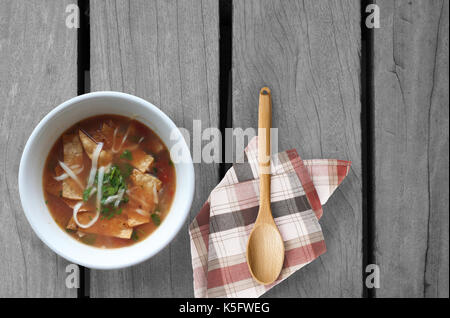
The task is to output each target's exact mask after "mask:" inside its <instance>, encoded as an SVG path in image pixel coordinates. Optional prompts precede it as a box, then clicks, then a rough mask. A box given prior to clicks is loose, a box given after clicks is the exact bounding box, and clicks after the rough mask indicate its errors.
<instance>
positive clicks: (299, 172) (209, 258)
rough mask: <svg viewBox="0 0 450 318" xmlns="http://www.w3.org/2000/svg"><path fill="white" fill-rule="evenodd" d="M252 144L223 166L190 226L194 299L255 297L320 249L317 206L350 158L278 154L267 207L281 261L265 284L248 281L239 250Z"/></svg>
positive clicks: (251, 185) (254, 169)
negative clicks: (279, 243) (281, 247)
mask: <svg viewBox="0 0 450 318" xmlns="http://www.w3.org/2000/svg"><path fill="white" fill-rule="evenodd" d="M257 144H258V143H257V138H254V139H252V141H251V142H250V144H249V145H248V146H247V148H246V151H245V153H246V159H247V160H246V162H245V163H239V164H234V165H233V167H232V168H231V169H230V170H228V172H227V173H226V175H225V177H224V178H223V179H222V181H221V182H220V183H219V184H218V185H217V186H216V187H215V188H214V190H213V191H212V192H211V195H210V197H209V198H208V201H207V202H205V204H204V205H203V207H202V209H201V210H200V212H199V213H198V215H197V216H196V218H195V219H194V220H193V222H192V223H191V225H190V228H189V234H190V238H191V256H192V267H193V272H194V293H195V297H259V296H261V295H262V294H264V293H265V292H266V291H267V290H269V289H270V288H271V287H273V286H274V285H276V284H278V283H279V282H281V281H282V280H284V279H285V278H287V277H288V276H290V275H291V274H292V273H294V272H295V271H297V270H298V269H300V268H302V267H303V266H305V265H306V264H308V263H310V262H311V261H313V260H314V259H316V258H317V257H318V256H319V255H321V254H323V253H325V251H326V247H325V241H324V238H323V233H322V229H321V227H320V224H319V219H320V217H321V216H322V204H324V203H325V202H326V201H327V200H328V198H329V197H330V196H331V194H332V193H333V192H334V190H335V189H336V188H337V187H338V185H339V184H340V183H341V182H342V180H343V179H344V178H345V177H346V176H347V174H348V171H349V169H350V165H351V162H349V161H342V160H332V159H313V160H302V159H301V158H300V156H299V155H298V154H297V151H296V150H295V149H292V150H288V151H284V152H280V153H278V154H276V155H273V156H272V160H271V161H272V162H271V171H272V177H271V208H272V214H273V216H274V218H275V222H276V224H277V226H278V228H279V230H280V233H281V236H282V237H283V240H284V246H285V251H286V252H285V260H284V265H283V269H282V271H281V274H280V276H279V278H278V279H277V280H276V281H275V282H274V283H273V284H271V285H268V286H263V285H260V284H258V283H257V282H256V281H255V280H253V278H252V276H251V274H250V271H249V269H248V267H247V262H246V258H245V252H246V246H247V240H248V237H249V234H250V231H251V230H252V228H253V224H254V222H255V220H256V216H257V213H258V208H259V180H258V178H259V175H258V162H257Z"/></svg>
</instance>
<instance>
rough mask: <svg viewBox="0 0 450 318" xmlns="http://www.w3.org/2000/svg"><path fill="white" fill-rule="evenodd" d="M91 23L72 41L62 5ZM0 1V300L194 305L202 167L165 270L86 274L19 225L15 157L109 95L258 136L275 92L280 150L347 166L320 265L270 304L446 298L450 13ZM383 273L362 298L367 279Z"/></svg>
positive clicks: (417, 8) (206, 181) (326, 225)
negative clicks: (48, 123) (369, 21)
mask: <svg viewBox="0 0 450 318" xmlns="http://www.w3.org/2000/svg"><path fill="white" fill-rule="evenodd" d="M72 3H75V4H78V5H79V7H80V9H81V16H82V18H81V27H80V29H70V28H68V27H67V26H66V17H67V15H68V14H69V13H66V8H67V5H69V4H72ZM369 3H371V2H370V1H363V2H361V1H358V0H346V1H342V0H334V1H331V0H330V1H328V0H319V1H318V0H304V1H301V0H292V1H285V0H229V1H226V0H220V1H219V0H189V1H187V0H179V1H175V0H131V1H125V0H115V1H113V0H105V1H104V0H90V1H86V0H79V1H78V2H77V1H71V0H64V1H61V0H45V1H42V0H1V1H0V75H1V76H0V84H1V85H0V101H1V106H0V107H1V110H2V111H1V119H0V135H1V139H0V149H1V150H2V151H1V152H0V163H1V169H0V198H1V200H0V207H1V208H0V219H1V220H2V222H0V255H1V256H0V296H1V297H8V296H9V297H11V296H12V297H55V296H58V297H83V296H84V297H85V296H89V297H192V296H193V288H192V268H191V266H190V250H189V237H188V231H187V229H188V224H189V223H190V221H191V220H192V219H193V217H194V216H195V215H196V213H197V212H198V210H199V208H200V206H201V205H202V204H203V202H204V201H205V200H206V198H207V196H208V194H209V192H210V191H211V189H212V188H213V187H214V186H215V185H216V184H217V182H218V181H219V180H220V178H221V176H222V175H223V174H224V171H225V167H226V166H225V165H224V164H206V163H201V164H196V165H195V170H196V192H195V199H194V204H193V206H192V209H191V212H190V215H189V219H188V220H187V222H186V224H185V226H184V228H183V229H182V230H181V231H180V233H179V234H178V236H177V237H176V239H175V240H174V241H173V242H172V243H171V244H170V245H169V246H168V247H167V248H165V249H164V250H163V251H162V252H160V253H159V254H158V255H157V256H155V257H153V258H152V259H150V260H149V261H147V262H145V263H143V264H141V265H138V266H134V267H132V268H128V269H124V270H116V271H98V270H88V269H83V268H82V269H81V270H82V272H83V274H84V281H83V282H82V284H81V285H82V286H81V289H80V290H76V289H68V288H66V286H65V283H64V281H65V278H66V272H65V268H66V266H67V265H68V262H67V261H66V260H64V259H63V258H61V257H59V256H57V255H56V254H55V253H53V252H52V251H51V250H50V249H49V248H47V247H46V246H45V245H44V243H42V242H41V241H40V240H39V239H38V238H37V236H36V235H35V234H34V232H33V231H32V229H31V228H30V226H29V224H28V222H27V221H26V219H25V216H24V213H23V211H22V208H21V205H20V202H19V195H18V185H17V174H18V167H19V161H20V156H21V154H22V150H23V147H24V145H25V143H26V140H27V138H28V137H29V135H30V133H31V131H32V130H33V128H34V127H35V126H36V124H37V123H38V122H39V120H41V119H42V117H43V116H44V115H45V114H46V113H48V112H49V111H50V110H51V109H52V108H54V107H56V106H57V105H58V104H59V103H61V102H63V101H65V100H67V99H69V98H71V97H73V96H76V95H77V94H82V93H85V92H89V91H97V90H116V91H123V92H127V93H131V94H134V95H137V96H140V97H142V98H144V99H146V100H148V101H150V102H151V103H153V104H155V105H157V106H158V107H160V108H161V109H162V110H163V111H164V112H166V113H167V114H168V115H169V116H170V117H171V118H172V119H173V121H174V122H175V123H176V124H177V125H178V126H180V127H185V128H187V129H189V130H192V125H193V120H196V119H199V120H201V121H202V126H203V127H207V126H208V127H218V128H220V129H221V130H222V131H223V130H224V129H225V127H242V128H247V127H256V126H257V112H256V106H257V98H258V97H257V96H258V94H257V93H258V91H259V89H260V88H261V87H262V86H263V85H267V86H270V87H271V89H272V92H273V126H274V127H278V128H279V136H280V138H279V140H280V144H279V149H286V148H297V150H298V152H299V153H300V155H301V156H302V157H303V158H305V159H308V158H339V159H345V160H351V161H352V162H353V164H352V168H351V171H350V173H349V176H348V177H347V178H346V180H345V181H344V183H343V184H342V186H341V187H339V189H338V190H337V192H336V193H335V194H334V195H333V197H332V198H331V199H330V200H329V202H328V203H327V204H326V206H325V207H324V217H323V218H322V220H321V225H322V228H323V231H324V235H325V240H326V244H327V249H328V250H327V253H326V254H324V255H323V256H321V257H319V259H317V260H316V261H314V262H313V263H311V264H309V265H308V266H306V267H305V268H303V269H302V270H300V271H299V272H297V273H295V274H294V275H292V276H291V277H290V278H289V279H287V280H286V281H284V282H283V283H281V284H279V285H278V286H276V287H275V288H273V289H272V290H270V291H269V292H268V293H267V294H266V295H265V296H269V297H448V296H449V246H448V244H449V216H448V210H449V164H448V159H449V158H448V156H449V93H448V85H449V51H448V50H449V47H448V45H449V36H448V27H449V1H447V0H441V1H438V0H436V1H427V0H423V1H415V0H410V1H408V0H405V1H390V0H377V1H376V2H375V3H376V5H378V7H379V8H380V28H378V29H367V28H366V26H365V23H364V22H365V19H366V13H365V8H366V5H367V4H369ZM372 263H373V264H377V265H378V266H379V268H380V286H379V288H377V289H368V288H367V287H366V285H365V275H366V274H365V268H366V266H367V265H368V264H372Z"/></svg>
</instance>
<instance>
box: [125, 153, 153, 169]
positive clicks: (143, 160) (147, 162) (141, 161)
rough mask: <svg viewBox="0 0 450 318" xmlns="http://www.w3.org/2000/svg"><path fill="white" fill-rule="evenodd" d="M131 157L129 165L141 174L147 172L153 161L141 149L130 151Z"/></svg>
mask: <svg viewBox="0 0 450 318" xmlns="http://www.w3.org/2000/svg"><path fill="white" fill-rule="evenodd" d="M131 156H132V159H131V161H130V163H131V165H132V166H133V167H135V168H136V169H138V170H139V171H141V172H146V171H148V170H149V169H150V167H151V166H152V164H153V161H154V160H155V159H154V158H153V157H152V156H151V155H149V154H147V153H146V152H145V151H143V150H141V149H136V150H133V151H131Z"/></svg>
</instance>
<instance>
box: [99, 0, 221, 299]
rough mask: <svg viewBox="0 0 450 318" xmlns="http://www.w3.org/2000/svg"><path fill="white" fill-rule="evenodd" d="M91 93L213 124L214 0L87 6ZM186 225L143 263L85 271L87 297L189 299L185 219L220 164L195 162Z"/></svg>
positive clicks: (186, 122) (185, 123)
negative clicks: (119, 95)
mask: <svg viewBox="0 0 450 318" xmlns="http://www.w3.org/2000/svg"><path fill="white" fill-rule="evenodd" d="M90 5H91V8H90V17H91V21H90V24H91V85H92V90H93V91H95V90H118V91H124V92H127V93H131V94H135V95H137V96H140V97H143V98H145V99H147V100H148V101H150V102H152V103H153V104H155V105H157V106H158V107H160V108H161V109H162V110H163V111H164V112H166V114H168V115H169V116H170V117H171V118H172V119H173V120H174V122H175V124H177V125H178V126H180V127H185V128H187V129H189V130H190V131H191V132H192V125H193V122H192V121H193V120H194V119H199V120H201V123H202V127H218V125H219V124H218V123H219V117H218V116H219V114H218V107H219V106H218V79H219V73H218V72H219V70H218V66H219V55H218V34H219V31H218V1H210V0H195V1H144V0H140V1H131V2H130V1H120V0H117V1H97V0H96V1H91V2H90ZM195 169H196V193H195V198H194V204H193V206H192V209H191V214H190V218H189V220H188V221H187V222H186V226H185V227H184V228H183V229H182V230H181V231H180V233H179V235H178V236H177V237H176V239H175V240H174V241H173V242H172V244H171V245H170V246H169V247H167V248H166V249H164V250H163V251H162V252H160V253H159V254H158V255H156V256H155V257H153V258H152V259H150V260H149V261H147V262H145V263H143V264H141V265H137V266H134V267H132V268H129V269H125V270H118V271H91V297H110V296H115V297H132V296H134V297H188V296H193V287H192V267H191V258H190V250H189V236H188V222H190V221H191V220H192V219H193V217H194V215H195V214H196V213H197V212H198V211H199V209H200V207H201V205H202V204H203V202H204V201H205V200H206V199H207V196H208V193H209V192H210V191H211V190H212V188H213V187H214V186H215V185H216V184H217V182H218V181H219V175H218V167H217V166H216V165H211V164H196V165H195Z"/></svg>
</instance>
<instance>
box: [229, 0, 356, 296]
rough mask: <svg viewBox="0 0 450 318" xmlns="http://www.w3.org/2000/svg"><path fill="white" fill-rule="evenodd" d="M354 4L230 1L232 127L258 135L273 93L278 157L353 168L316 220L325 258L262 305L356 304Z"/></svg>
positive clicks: (302, 271) (315, 262)
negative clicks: (339, 162) (262, 97)
mask: <svg viewBox="0 0 450 318" xmlns="http://www.w3.org/2000/svg"><path fill="white" fill-rule="evenodd" d="M360 39H361V34H360V2H359V1H300V0H295V1H285V0H282V1H281V0H278V1H274V0H270V1H269V0H264V1H259V0H258V1H256V0H250V1H249V0H235V1H234V7H233V94H232V95H233V126H234V127H243V128H247V127H257V105H258V92H259V90H260V89H261V87H263V86H266V85H267V86H268V87H270V89H271V90H272V98H273V108H272V112H273V119H272V120H273V121H272V126H273V127H277V128H278V129H279V132H278V135H279V144H278V149H279V150H285V149H291V148H296V149H297V150H298V152H299V154H300V156H302V157H303V158H305V159H310V158H337V159H345V160H352V162H353V164H352V167H351V170H350V173H349V175H348V177H347V178H346V179H345V181H344V183H343V184H342V185H341V186H340V187H339V189H338V190H337V191H336V193H335V194H334V195H333V197H332V198H330V200H329V201H328V202H327V204H326V206H325V207H324V216H323V218H322V219H321V221H320V224H321V225H322V229H323V231H324V235H325V240H326V244H327V250H328V251H327V253H326V254H325V255H323V256H321V257H319V259H317V260H315V261H314V262H312V263H311V264H309V265H308V266H306V267H305V268H303V269H302V270H300V271H299V272H297V273H295V274H294V275H292V276H291V277H290V278H288V279H287V280H285V281H284V282H282V283H281V284H279V285H277V286H276V287H274V288H273V289H272V290H270V291H269V292H268V293H267V294H266V295H265V296H267V297H361V296H362V286H363V281H362V190H361V187H362V180H361V125H360V123H361V122H360V115H361V103H360V54H361V52H360V50H361V43H360Z"/></svg>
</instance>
